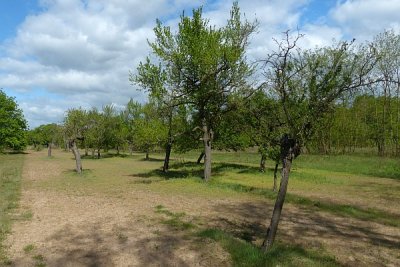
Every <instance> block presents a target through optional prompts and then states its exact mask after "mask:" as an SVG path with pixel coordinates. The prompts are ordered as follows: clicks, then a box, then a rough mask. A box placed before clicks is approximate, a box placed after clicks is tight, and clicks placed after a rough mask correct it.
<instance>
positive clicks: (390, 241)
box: [7, 153, 400, 267]
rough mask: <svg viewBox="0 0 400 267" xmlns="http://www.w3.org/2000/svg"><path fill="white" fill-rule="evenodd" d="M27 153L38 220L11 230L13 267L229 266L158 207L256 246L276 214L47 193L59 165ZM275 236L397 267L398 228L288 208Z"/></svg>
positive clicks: (347, 259) (348, 259)
mask: <svg viewBox="0 0 400 267" xmlns="http://www.w3.org/2000/svg"><path fill="white" fill-rule="evenodd" d="M26 156H27V159H26V161H25V165H24V170H23V179H24V183H23V191H22V197H21V201H20V208H19V211H18V212H19V213H23V212H26V211H29V212H31V213H32V214H33V217H32V219H30V220H20V221H16V222H15V223H14V225H13V229H12V234H11V235H9V238H8V240H7V244H8V246H9V250H8V251H9V256H10V259H11V261H12V266H41V265H40V264H42V266H44V264H45V266H71V267H72V266H74V267H79V266H230V265H231V261H230V258H229V254H228V253H227V252H225V251H224V250H223V249H222V248H221V247H220V246H219V245H218V244H216V243H215V242H211V241H210V242H205V243H201V242H200V239H198V238H196V237H194V236H193V235H189V234H188V231H179V230H176V229H172V228H171V227H170V226H168V225H164V224H162V223H161V220H162V216H163V215H162V214H159V213H156V212H155V206H157V205H158V204H160V203H162V204H163V206H165V207H166V209H168V210H171V211H174V212H185V213H186V214H187V215H186V216H185V220H191V219H193V220H194V219H195V221H196V223H198V222H201V224H202V225H201V226H200V227H202V228H208V227H221V228H222V227H223V228H222V229H224V230H226V231H229V232H231V233H233V234H234V235H235V236H238V237H240V238H243V239H246V240H248V241H251V242H253V243H254V244H256V245H259V244H260V243H261V241H262V234H263V233H264V232H265V229H266V226H267V221H268V218H269V217H270V215H271V211H272V206H271V203H270V202H266V201H262V200H254V201H249V200H246V199H212V200H210V199H205V198H200V197H189V196H182V195H172V196H165V195H162V194H158V193H157V192H152V191H141V190H137V191H132V192H126V193H124V195H122V197H121V196H119V197H109V196H107V197H105V196H101V195H100V196H72V195H70V194H67V193H62V192H55V191H49V190H43V189H39V187H35V186H32V185H34V184H35V182H37V181H40V180H42V179H49V178H51V177H50V176H51V174H54V173H56V172H60V171H61V170H60V168H59V166H57V163H56V162H54V161H45V162H44V165H39V164H36V161H35V160H34V158H35V157H37V155H36V154H35V153H32V154H29V155H26ZM44 173H49V174H47V175H46V174H45V175H43V174H44ZM277 238H278V239H281V240H283V241H284V242H290V243H298V244H301V245H303V246H305V247H307V248H319V247H323V248H325V249H326V250H327V251H329V253H330V254H332V255H335V256H336V259H337V260H338V261H339V262H340V263H342V264H343V265H346V266H389V267H394V266H400V229H399V228H395V227H389V226H384V225H381V224H377V223H371V222H365V221H359V220H355V219H349V218H341V217H334V216H333V215H331V214H328V213H316V212H310V211H305V210H302V209H299V208H297V207H295V206H292V205H286V206H285V207H284V212H283V218H282V222H281V224H280V229H279V234H278V237H277ZM29 245H33V246H34V248H33V249H32V250H31V251H27V250H28V249H27V247H28V246H29ZM24 248H25V249H24Z"/></svg>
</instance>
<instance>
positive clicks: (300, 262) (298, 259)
mask: <svg viewBox="0 0 400 267" xmlns="http://www.w3.org/2000/svg"><path fill="white" fill-rule="evenodd" d="M198 236H199V237H201V238H203V239H206V238H208V239H212V240H214V241H216V242H218V243H219V244H220V245H221V246H222V247H223V248H224V249H225V250H226V251H227V252H228V253H229V254H230V255H231V260H232V263H233V266H237V267H240V266H243V267H245V266H246V267H247V266H248V267H253V266H254V267H261V266H310V267H311V266H340V265H339V263H337V262H336V261H335V259H334V258H333V257H332V256H330V255H328V254H327V253H326V252H325V251H322V250H306V249H304V248H302V247H300V246H296V245H288V244H283V243H278V242H276V244H275V245H274V246H273V247H272V249H271V250H270V251H269V252H268V253H263V252H262V251H261V250H260V249H259V248H258V247H256V246H254V245H252V244H251V243H248V242H244V241H243V240H241V239H238V238H235V237H233V236H232V235H230V234H228V233H226V232H224V231H221V230H219V229H206V230H203V231H201V232H199V233H198Z"/></svg>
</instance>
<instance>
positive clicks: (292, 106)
mask: <svg viewBox="0 0 400 267" xmlns="http://www.w3.org/2000/svg"><path fill="white" fill-rule="evenodd" d="M300 37H301V36H300V35H298V36H297V37H295V38H293V39H292V38H291V37H290V35H289V32H286V34H285V38H284V39H283V41H282V42H278V51H276V52H275V53H273V54H271V55H269V56H268V59H267V60H266V61H265V62H266V69H265V75H266V78H267V84H268V85H269V88H270V89H271V90H273V91H274V92H275V94H276V97H277V99H279V102H280V108H281V110H282V113H281V114H283V116H282V120H283V121H284V124H285V128H286V129H287V132H286V133H285V134H284V135H283V137H282V138H281V141H280V143H281V153H280V154H281V161H282V166H283V167H282V179H281V184H280V188H279V192H278V195H277V198H276V202H275V206H274V210H273V214H272V217H271V222H270V226H269V228H268V231H267V235H266V237H265V240H264V243H263V247H264V249H265V251H268V250H269V249H270V248H271V246H272V244H273V242H274V240H275V235H276V232H277V229H278V223H279V220H280V215H281V211H282V207H283V203H284V201H285V196H286V191H287V186H288V182H289V174H290V170H291V165H292V161H293V159H295V158H296V157H297V156H298V155H299V154H300V151H301V148H302V146H304V145H305V144H306V143H307V142H308V141H309V140H310V139H311V138H312V137H313V135H314V134H315V129H316V127H318V125H319V123H320V122H321V120H322V119H323V118H324V115H326V114H328V113H329V112H331V111H332V109H333V107H334V104H335V101H336V100H337V99H338V98H340V97H341V96H342V95H343V94H345V93H346V92H351V91H354V90H357V89H358V88H361V87H364V86H367V85H369V84H371V83H372V82H376V80H374V81H371V80H370V79H369V78H370V76H369V74H370V72H371V70H372V69H373V67H374V65H375V64H376V62H377V60H378V58H377V57H376V53H375V52H376V51H375V49H374V48H373V47H371V46H364V47H361V48H359V49H358V50H356V49H355V47H354V44H353V42H350V43H349V42H340V43H338V44H337V45H334V46H332V47H325V48H319V49H315V50H310V51H305V52H301V51H299V50H298V48H297V42H298V40H299V38H300Z"/></svg>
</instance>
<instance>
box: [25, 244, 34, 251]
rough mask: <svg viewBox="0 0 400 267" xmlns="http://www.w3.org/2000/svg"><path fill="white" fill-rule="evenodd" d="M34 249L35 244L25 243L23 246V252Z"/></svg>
mask: <svg viewBox="0 0 400 267" xmlns="http://www.w3.org/2000/svg"><path fill="white" fill-rule="evenodd" d="M34 249H35V245H34V244H29V245H26V246H25V247H24V251H25V253H30V252H32V251H33V250H34Z"/></svg>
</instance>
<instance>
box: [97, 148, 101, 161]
mask: <svg viewBox="0 0 400 267" xmlns="http://www.w3.org/2000/svg"><path fill="white" fill-rule="evenodd" d="M100 157H101V154H100V148H99V149H97V159H99V158H100Z"/></svg>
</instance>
